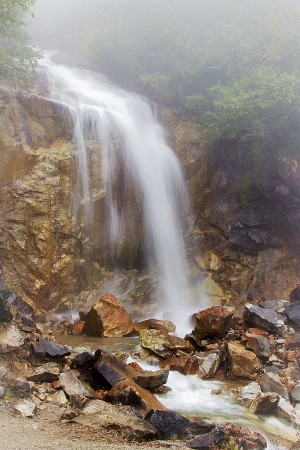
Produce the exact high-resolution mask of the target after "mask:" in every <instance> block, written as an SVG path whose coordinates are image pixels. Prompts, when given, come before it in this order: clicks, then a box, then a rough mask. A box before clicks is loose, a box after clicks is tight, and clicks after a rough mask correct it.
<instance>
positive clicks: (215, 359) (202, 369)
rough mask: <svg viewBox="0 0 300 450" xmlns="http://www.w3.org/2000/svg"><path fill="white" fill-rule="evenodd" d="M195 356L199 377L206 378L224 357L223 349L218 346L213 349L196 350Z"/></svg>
mask: <svg viewBox="0 0 300 450" xmlns="http://www.w3.org/2000/svg"><path fill="white" fill-rule="evenodd" d="M196 356H197V359H198V361H199V369H198V372H197V373H198V374H199V375H200V377H201V378H203V379H206V378H210V377H212V376H213V375H214V374H215V373H216V371H217V370H218V368H219V366H220V364H221V363H222V361H223V359H224V349H223V348H220V349H219V350H215V351H209V352H198V353H196Z"/></svg>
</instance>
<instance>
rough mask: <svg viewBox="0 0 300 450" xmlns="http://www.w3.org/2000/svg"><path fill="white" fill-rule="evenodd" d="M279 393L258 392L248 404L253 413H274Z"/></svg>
mask: <svg viewBox="0 0 300 450" xmlns="http://www.w3.org/2000/svg"><path fill="white" fill-rule="evenodd" d="M279 399H280V397H279V395H278V394H275V393H274V392H268V393H266V394H259V395H258V396H257V397H256V398H255V399H254V400H253V401H252V402H251V403H250V405H249V409H250V410H251V411H252V412H253V413H254V414H274V413H275V412H276V411H277V405H278V402H279Z"/></svg>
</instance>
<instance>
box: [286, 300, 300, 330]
mask: <svg viewBox="0 0 300 450" xmlns="http://www.w3.org/2000/svg"><path fill="white" fill-rule="evenodd" d="M285 313H286V315H287V317H288V319H289V321H290V322H292V323H293V324H295V325H298V326H299V325H300V303H296V304H290V305H289V306H287V307H286V309H285Z"/></svg>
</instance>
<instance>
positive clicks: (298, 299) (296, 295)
mask: <svg viewBox="0 0 300 450" xmlns="http://www.w3.org/2000/svg"><path fill="white" fill-rule="evenodd" d="M290 302H291V303H300V286H297V287H296V288H295V289H293V290H292V291H291V293H290Z"/></svg>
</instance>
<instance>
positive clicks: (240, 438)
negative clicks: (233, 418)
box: [226, 423, 267, 450]
mask: <svg viewBox="0 0 300 450" xmlns="http://www.w3.org/2000/svg"><path fill="white" fill-rule="evenodd" d="M226 435H227V436H228V438H229V439H230V438H232V437H233V439H234V441H235V442H236V447H237V448H240V449H244V450H265V448H267V441H266V439H265V438H264V437H263V436H262V435H261V434H260V433H256V432H255V431H252V430H250V429H249V428H248V427H245V426H244V425H237V424H235V423H230V424H226Z"/></svg>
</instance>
